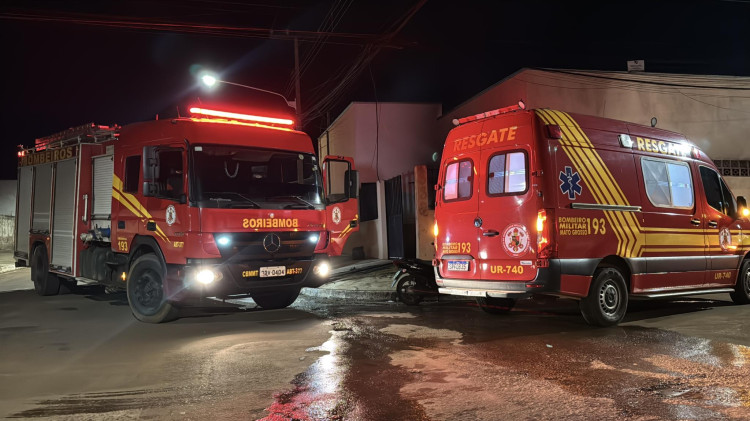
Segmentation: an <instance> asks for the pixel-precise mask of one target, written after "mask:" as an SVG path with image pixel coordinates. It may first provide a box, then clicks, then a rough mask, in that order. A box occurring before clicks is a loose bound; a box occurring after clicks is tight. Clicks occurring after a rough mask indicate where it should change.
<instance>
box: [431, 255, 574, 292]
mask: <svg viewBox="0 0 750 421" xmlns="http://www.w3.org/2000/svg"><path fill="white" fill-rule="evenodd" d="M434 269H435V281H436V282H437V284H438V291H439V292H440V293H441V294H447V295H460V296H465V297H497V298H516V299H518V298H524V297H527V296H529V295H532V294H544V293H556V292H559V290H560V260H559V259H550V260H549V266H548V267H540V268H537V272H536V277H534V279H533V280H530V281H503V280H476V279H454V278H444V277H442V276H440V271H438V268H437V267H435V268H434Z"/></svg>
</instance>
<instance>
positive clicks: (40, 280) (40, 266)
mask: <svg viewBox="0 0 750 421" xmlns="http://www.w3.org/2000/svg"><path fill="white" fill-rule="evenodd" d="M31 280H32V281H33V282H34V290H35V291H36V293H37V294H39V295H57V293H58V292H59V291H60V278H58V277H57V275H55V274H54V273H49V259H48V258H47V248H46V247H45V246H43V245H39V246H37V247H36V248H34V252H33V254H32V255H31Z"/></svg>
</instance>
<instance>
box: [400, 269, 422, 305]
mask: <svg viewBox="0 0 750 421" xmlns="http://www.w3.org/2000/svg"><path fill="white" fill-rule="evenodd" d="M417 285H418V283H417V278H415V277H414V275H409V274H406V275H403V276H402V277H401V278H399V280H398V283H396V296H397V297H398V300H399V301H401V302H402V303H404V304H406V305H407V306H416V305H419V303H420V302H422V299H423V298H424V297H423V296H422V295H420V294H418V293H415V292H414V291H413V288H414V287H416V286H417Z"/></svg>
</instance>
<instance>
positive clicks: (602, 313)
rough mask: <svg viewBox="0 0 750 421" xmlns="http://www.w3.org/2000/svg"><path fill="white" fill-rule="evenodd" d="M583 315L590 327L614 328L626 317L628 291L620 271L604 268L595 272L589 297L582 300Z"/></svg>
mask: <svg viewBox="0 0 750 421" xmlns="http://www.w3.org/2000/svg"><path fill="white" fill-rule="evenodd" d="M580 308H581V314H583V318H584V319H585V320H586V322H588V324H590V325H594V326H613V325H616V324H618V323H620V321H621V320H622V319H623V318H624V317H625V312H626V311H627V309H628V289H627V286H626V284H625V278H624V277H623V276H622V273H620V270H619V269H617V268H613V267H602V268H599V269H597V270H596V272H594V280H593V282H591V287H590V288H589V295H588V296H587V297H585V298H582V299H581V302H580Z"/></svg>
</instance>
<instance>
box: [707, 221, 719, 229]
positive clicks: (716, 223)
mask: <svg viewBox="0 0 750 421" xmlns="http://www.w3.org/2000/svg"><path fill="white" fill-rule="evenodd" d="M717 225H719V223H718V222H716V221H708V226H709V227H711V228H716V226H717Z"/></svg>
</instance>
